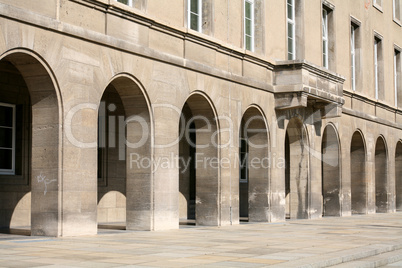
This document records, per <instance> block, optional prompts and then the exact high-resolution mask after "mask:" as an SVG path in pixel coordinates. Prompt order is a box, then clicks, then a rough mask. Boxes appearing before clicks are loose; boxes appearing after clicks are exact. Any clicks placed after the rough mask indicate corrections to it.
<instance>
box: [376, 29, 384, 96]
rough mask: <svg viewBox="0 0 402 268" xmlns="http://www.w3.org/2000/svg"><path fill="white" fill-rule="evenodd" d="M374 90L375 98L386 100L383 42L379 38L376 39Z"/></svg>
mask: <svg viewBox="0 0 402 268" xmlns="http://www.w3.org/2000/svg"><path fill="white" fill-rule="evenodd" d="M374 88H375V98H376V99H377V100H378V99H381V100H383V99H384V89H383V56H382V42H381V39H380V38H379V37H377V36H376V37H374Z"/></svg>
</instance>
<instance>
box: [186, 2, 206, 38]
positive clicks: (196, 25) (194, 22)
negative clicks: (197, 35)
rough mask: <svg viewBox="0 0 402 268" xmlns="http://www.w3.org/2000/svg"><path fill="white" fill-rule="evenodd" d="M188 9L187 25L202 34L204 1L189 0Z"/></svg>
mask: <svg viewBox="0 0 402 268" xmlns="http://www.w3.org/2000/svg"><path fill="white" fill-rule="evenodd" d="M187 7H188V15H187V19H188V22H187V25H188V26H189V28H190V29H192V30H194V31H197V32H202V27H201V21H202V0H188V3H187Z"/></svg>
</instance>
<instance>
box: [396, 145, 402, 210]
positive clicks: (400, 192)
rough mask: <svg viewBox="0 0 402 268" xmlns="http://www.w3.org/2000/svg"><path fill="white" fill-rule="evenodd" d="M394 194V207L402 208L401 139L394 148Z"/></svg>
mask: <svg viewBox="0 0 402 268" xmlns="http://www.w3.org/2000/svg"><path fill="white" fill-rule="evenodd" d="M395 188H396V189H395V195H396V198H395V199H396V209H397V210H398V211H401V210H402V141H398V143H397V144H396V149H395Z"/></svg>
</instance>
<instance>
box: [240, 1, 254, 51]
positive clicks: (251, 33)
mask: <svg viewBox="0 0 402 268" xmlns="http://www.w3.org/2000/svg"><path fill="white" fill-rule="evenodd" d="M247 3H248V4H250V10H251V14H250V15H251V17H250V18H247V17H246V4H247ZM243 9H244V10H243V27H244V48H245V49H246V50H249V51H252V52H253V51H254V38H255V35H254V19H255V14H254V0H244V3H243ZM247 20H249V21H250V28H251V29H250V35H248V34H247V23H246V21H247ZM247 37H249V38H250V47H247Z"/></svg>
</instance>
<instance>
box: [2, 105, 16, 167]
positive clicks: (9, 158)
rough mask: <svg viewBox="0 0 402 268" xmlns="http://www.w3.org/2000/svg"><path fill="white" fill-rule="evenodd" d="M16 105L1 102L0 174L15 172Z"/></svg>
mask: <svg viewBox="0 0 402 268" xmlns="http://www.w3.org/2000/svg"><path fill="white" fill-rule="evenodd" d="M15 128H16V127H15V105H12V104H5V103H0V174H6V175H14V174H15Z"/></svg>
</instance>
